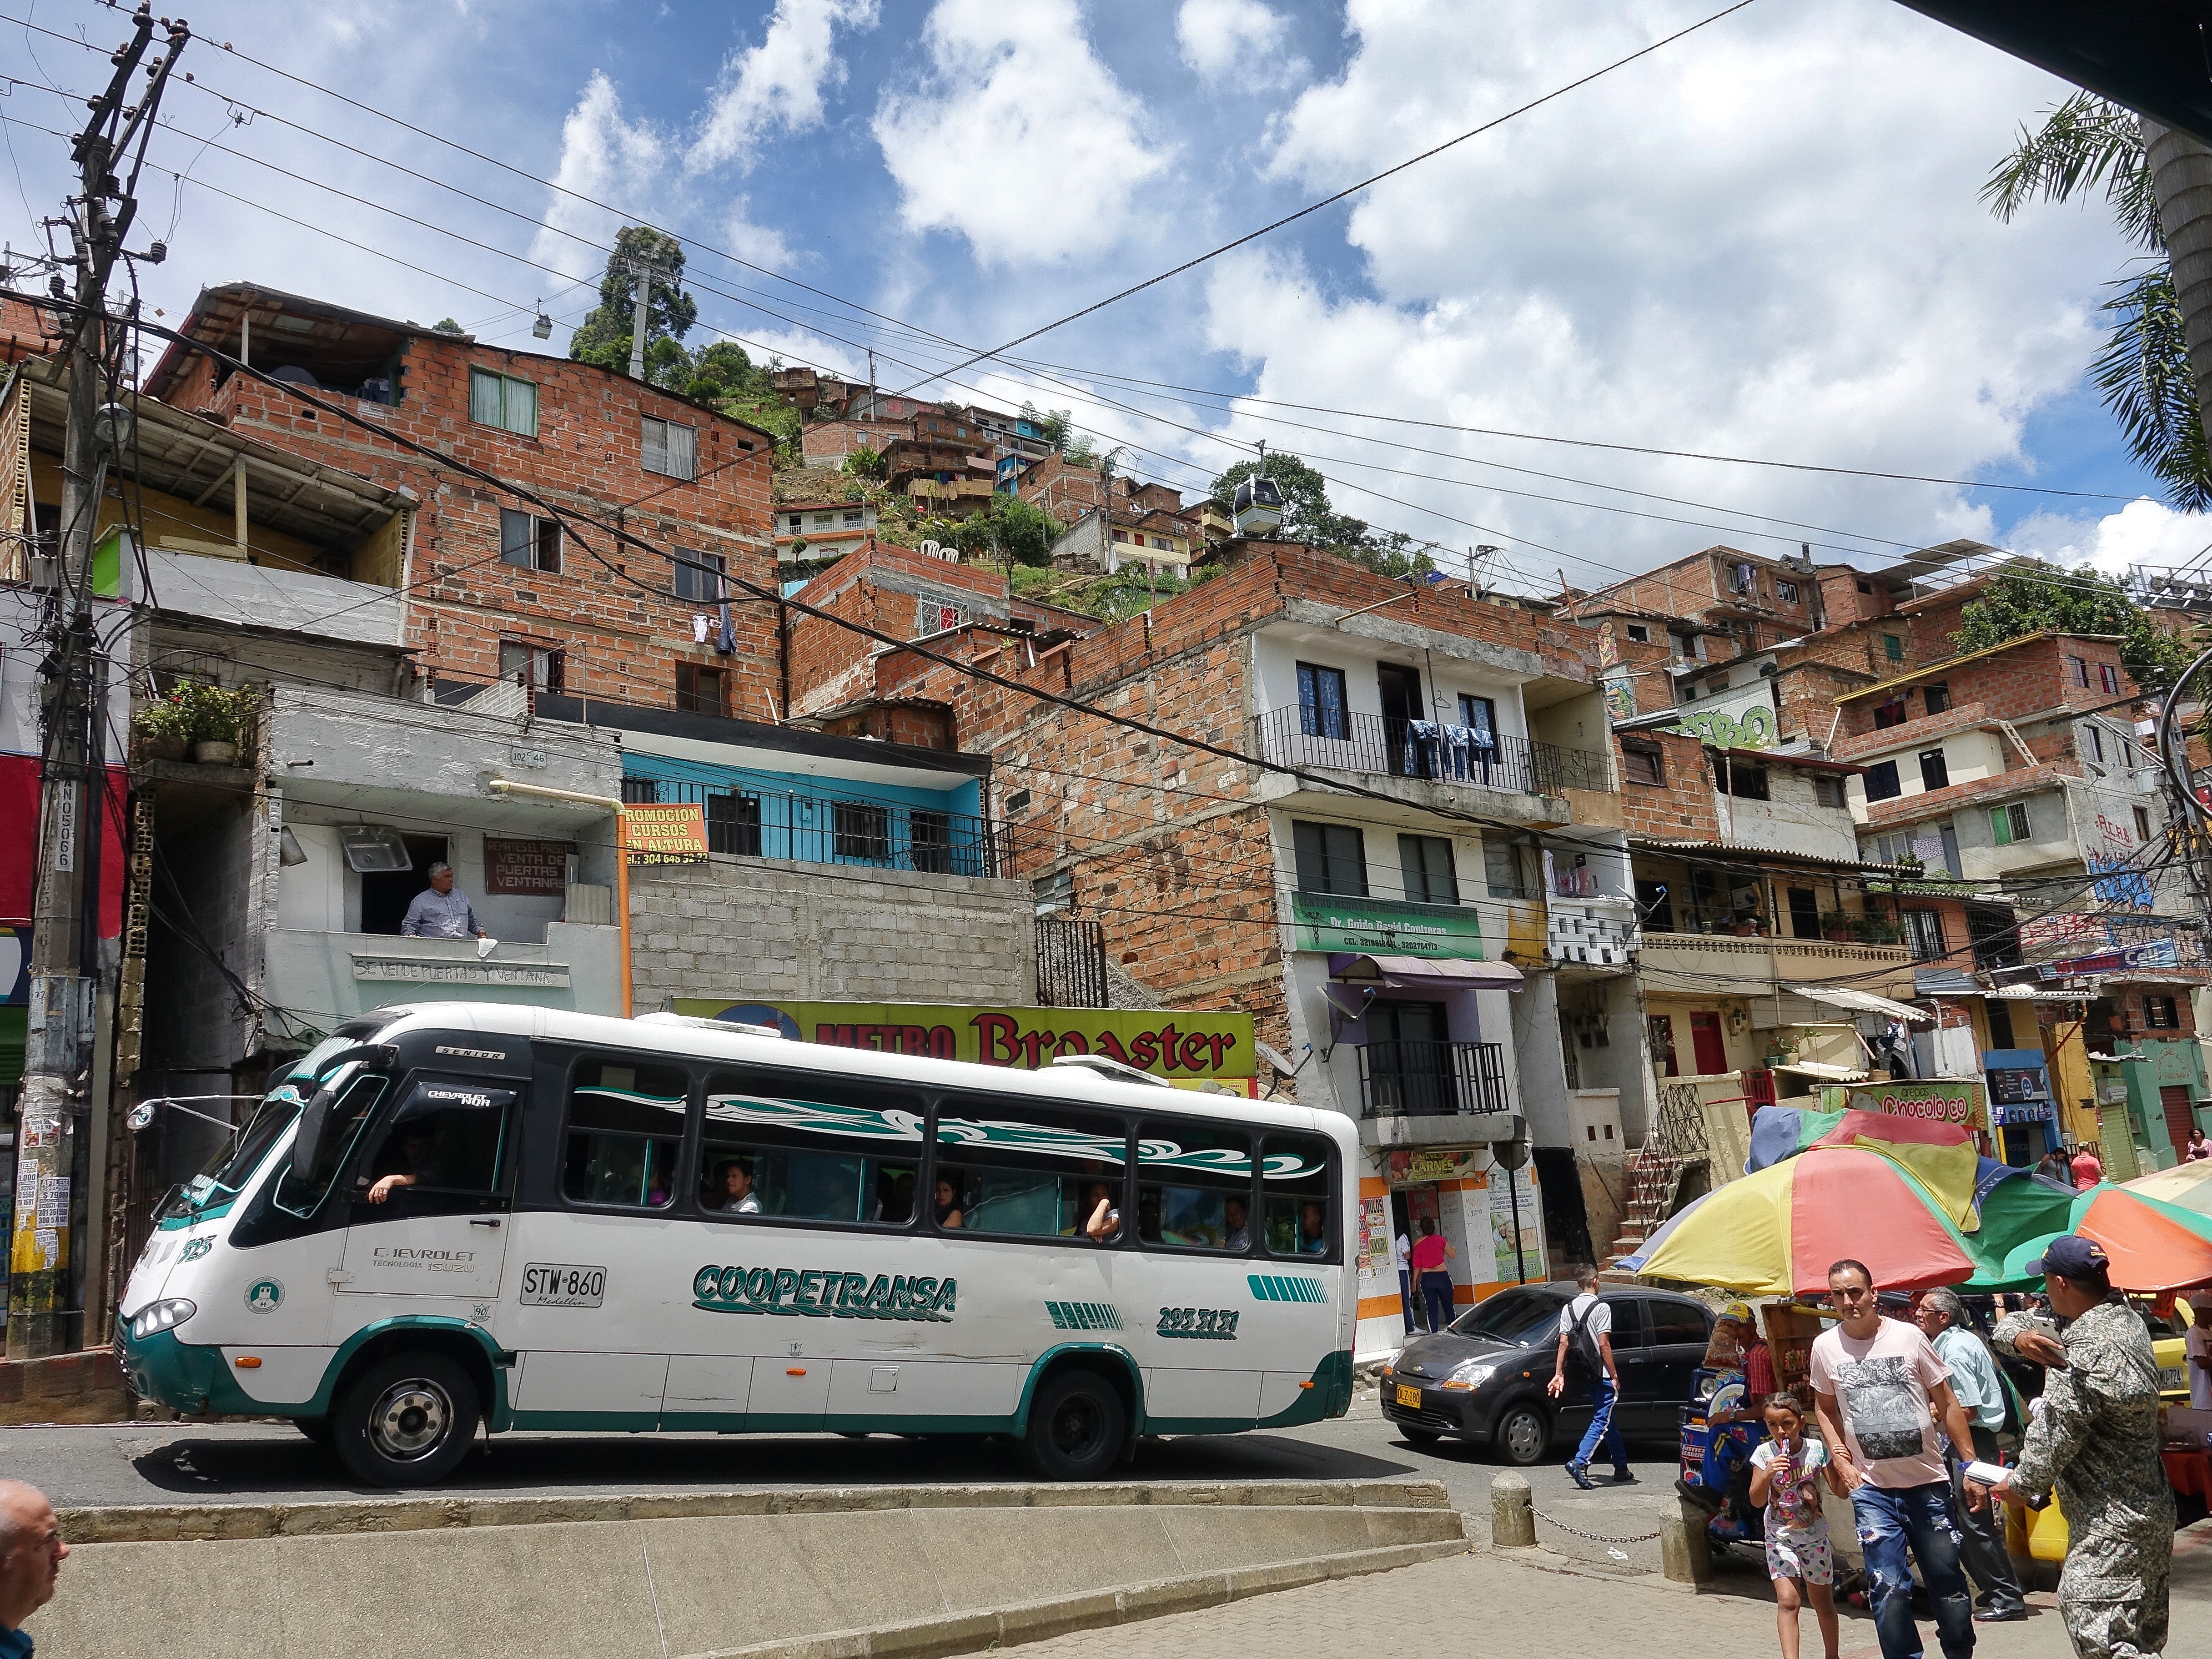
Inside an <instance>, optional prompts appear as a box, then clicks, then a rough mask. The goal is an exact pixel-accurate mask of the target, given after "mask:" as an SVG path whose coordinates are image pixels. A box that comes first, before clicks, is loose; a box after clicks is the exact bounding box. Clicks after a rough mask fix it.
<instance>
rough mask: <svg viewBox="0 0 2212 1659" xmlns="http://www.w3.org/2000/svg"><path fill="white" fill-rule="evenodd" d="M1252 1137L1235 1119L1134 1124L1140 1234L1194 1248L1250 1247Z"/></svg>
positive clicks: (1141, 1238) (1244, 1250)
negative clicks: (1227, 1120) (1234, 1122)
mask: <svg viewBox="0 0 2212 1659" xmlns="http://www.w3.org/2000/svg"><path fill="white" fill-rule="evenodd" d="M1252 1233H1253V1227H1252V1138H1251V1136H1250V1135H1249V1134H1248V1133H1246V1132H1245V1131H1243V1129H1240V1128H1238V1127H1236V1126H1235V1125H1233V1124H1218V1123H1194V1122H1188V1121H1184V1122H1175V1121H1167V1120H1164V1119H1158V1118H1147V1119H1146V1120H1145V1121H1144V1122H1142V1123H1140V1124H1139V1125H1138V1126H1137V1238H1138V1242H1139V1243H1143V1244H1149V1245H1156V1246H1166V1247H1168V1248H1170V1249H1174V1248H1181V1249H1195V1250H1229V1251H1232V1252H1234V1253H1235V1254H1237V1255H1249V1253H1250V1251H1251V1249H1252Z"/></svg>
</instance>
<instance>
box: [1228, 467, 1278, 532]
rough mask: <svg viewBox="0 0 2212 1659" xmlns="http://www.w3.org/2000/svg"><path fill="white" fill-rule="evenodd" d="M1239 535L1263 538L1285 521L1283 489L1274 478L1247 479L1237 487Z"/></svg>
mask: <svg viewBox="0 0 2212 1659" xmlns="http://www.w3.org/2000/svg"><path fill="white" fill-rule="evenodd" d="M1233 511H1234V513H1235V515H1236V520H1237V534H1238V535H1240V536H1263V535H1265V534H1267V532H1269V531H1271V530H1273V528H1274V527H1275V526H1277V525H1279V524H1280V523H1282V521H1283V487H1282V485H1280V484H1279V483H1276V482H1275V481H1274V480H1273V478H1269V477H1257V478H1247V479H1245V480H1244V482H1243V483H1240V484H1238V485H1237V500H1236V503H1235V506H1234V508H1233Z"/></svg>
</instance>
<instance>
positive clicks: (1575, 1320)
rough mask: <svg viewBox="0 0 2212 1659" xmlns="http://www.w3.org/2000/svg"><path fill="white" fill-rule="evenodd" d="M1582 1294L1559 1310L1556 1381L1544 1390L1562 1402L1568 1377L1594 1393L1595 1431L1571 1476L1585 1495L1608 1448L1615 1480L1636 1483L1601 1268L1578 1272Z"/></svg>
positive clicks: (1592, 1426)
mask: <svg viewBox="0 0 2212 1659" xmlns="http://www.w3.org/2000/svg"><path fill="white" fill-rule="evenodd" d="M1575 1289H1576V1295H1575V1298H1574V1300H1573V1301H1571V1302H1570V1303H1568V1304H1567V1305H1566V1306H1565V1307H1564V1308H1562V1309H1560V1310H1559V1352H1557V1353H1556V1354H1555V1355H1554V1356H1553V1360H1552V1380H1551V1381H1550V1382H1549V1383H1546V1384H1545V1385H1544V1391H1545V1392H1546V1393H1547V1394H1548V1395H1551V1396H1552V1398H1553V1399H1554V1400H1557V1399H1558V1398H1559V1395H1561V1394H1563V1393H1564V1392H1565V1389H1566V1386H1567V1376H1568V1374H1569V1373H1570V1372H1572V1373H1574V1375H1575V1376H1576V1377H1577V1381H1579V1382H1580V1383H1582V1385H1583V1387H1584V1388H1585V1389H1588V1390H1589V1402H1590V1420H1589V1428H1587V1429H1585V1430H1583V1443H1582V1444H1581V1445H1579V1446H1577V1448H1576V1449H1575V1455H1574V1458H1573V1461H1572V1462H1569V1463H1568V1465H1567V1473H1568V1474H1569V1475H1571V1477H1573V1480H1574V1483H1575V1485H1577V1486H1580V1487H1581V1488H1582V1489H1583V1491H1584V1492H1589V1491H1590V1490H1591V1489H1592V1486H1591V1481H1590V1478H1589V1462H1590V1459H1591V1458H1592V1457H1594V1456H1595V1455H1596V1454H1597V1450H1598V1449H1599V1448H1600V1447H1601V1446H1602V1447H1603V1448H1604V1449H1606V1451H1607V1453H1608V1454H1610V1455H1611V1456H1612V1458H1613V1479H1614V1480H1635V1479H1636V1476H1635V1474H1633V1473H1632V1471H1631V1470H1630V1468H1629V1467H1628V1442H1627V1440H1626V1438H1625V1437H1623V1436H1622V1434H1621V1432H1620V1424H1619V1423H1618V1422H1616V1421H1614V1420H1613V1401H1616V1400H1618V1399H1619V1398H1620V1366H1619V1365H1618V1364H1615V1363H1614V1361H1613V1310H1612V1309H1611V1308H1608V1307H1607V1306H1606V1304H1604V1303H1602V1302H1601V1301H1599V1300H1598V1296H1597V1269H1596V1268H1595V1267H1591V1266H1589V1264H1588V1263H1584V1264H1583V1266H1581V1267H1577V1268H1576V1269H1575Z"/></svg>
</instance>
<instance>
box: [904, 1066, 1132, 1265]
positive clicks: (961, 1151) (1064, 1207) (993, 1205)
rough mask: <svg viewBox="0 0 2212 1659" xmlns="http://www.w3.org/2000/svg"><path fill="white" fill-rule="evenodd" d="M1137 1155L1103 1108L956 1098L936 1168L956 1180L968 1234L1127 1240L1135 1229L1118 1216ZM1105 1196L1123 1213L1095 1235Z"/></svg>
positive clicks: (941, 1119) (942, 1110) (941, 1131)
mask: <svg viewBox="0 0 2212 1659" xmlns="http://www.w3.org/2000/svg"><path fill="white" fill-rule="evenodd" d="M1009 1111H1018V1112H1019V1113H1021V1114H1022V1115H1021V1116H1019V1117H1018V1118H1017V1117H1010V1116H1007V1115H1005V1114H1006V1113H1007V1112H1009ZM1128 1152H1129V1136H1128V1131H1127V1128H1126V1127H1123V1125H1121V1123H1120V1122H1118V1121H1115V1120H1114V1119H1112V1118H1109V1117H1108V1116H1106V1115H1104V1114H1103V1113H1089V1112H1060V1111H1039V1110H1037V1109H1036V1108H1035V1107H1034V1106H1033V1105H1032V1104H1031V1103H1030V1102H1028V1101H1022V1102H1020V1103H1015V1102H1012V1101H1008V1102H1006V1103H1000V1102H998V1101H994V1100H989V1099H981V1098H977V1097H973V1096H969V1097H958V1096H947V1097H945V1100H944V1101H943V1102H942V1103H940V1105H939V1116H938V1120H937V1173H938V1174H939V1176H941V1177H946V1178H949V1179H951V1180H952V1181H953V1182H955V1183H956V1184H955V1186H954V1188H953V1195H952V1196H953V1205H952V1207H953V1209H955V1210H957V1212H959V1215H960V1225H961V1227H962V1228H963V1230H964V1231H969V1232H979V1233H1000V1234H1012V1235H1015V1236H1017V1237H1030V1238H1066V1239H1070V1240H1077V1239H1080V1240H1083V1241H1085V1242H1086V1243H1096V1244H1107V1245H1113V1244H1119V1243H1121V1242H1122V1241H1123V1240H1124V1239H1125V1238H1127V1236H1128V1233H1129V1231H1130V1230H1129V1229H1128V1228H1127V1226H1126V1225H1121V1222H1120V1220H1119V1218H1118V1212H1120V1210H1121V1205H1122V1200H1123V1197H1124V1194H1125V1191H1126V1188H1127V1169H1128ZM1102 1201H1103V1203H1104V1204H1105V1205H1106V1206H1107V1208H1108V1211H1109V1212H1110V1213H1111V1214H1112V1215H1113V1217H1114V1219H1112V1220H1110V1221H1109V1222H1108V1223H1107V1224H1106V1225H1103V1227H1102V1230H1101V1232H1100V1233H1099V1234H1097V1235H1094V1234H1093V1233H1092V1232H1091V1224H1092V1222H1093V1221H1094V1219H1096V1218H1097V1217H1098V1213H1099V1210H1098V1206H1099V1205H1100V1203H1101V1202H1102ZM935 1207H937V1206H934V1205H933V1206H932V1208H933V1209H934V1208H935Z"/></svg>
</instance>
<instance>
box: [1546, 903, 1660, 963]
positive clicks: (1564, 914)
mask: <svg viewBox="0 0 2212 1659" xmlns="http://www.w3.org/2000/svg"><path fill="white" fill-rule="evenodd" d="M1643 946H1644V939H1643V933H1642V931H1641V929H1640V928H1639V927H1638V925H1637V911H1636V901H1635V900H1634V899H1632V898H1623V897H1620V896H1613V895H1610V894H1602V893H1601V894H1595V895H1591V894H1580V893H1570V894H1565V895H1561V896H1558V897H1555V898H1553V900H1552V901H1551V902H1550V903H1549V905H1548V906H1547V915H1546V917H1545V935H1544V953H1545V954H1546V955H1547V956H1548V957H1551V959H1552V960H1553V962H1556V963H1560V964H1561V965H1562V966H1565V965H1566V964H1569V963H1572V964H1575V965H1577V966H1583V967H1591V968H1618V969H1627V968H1631V967H1632V966H1634V965H1635V959H1636V953H1637V952H1638V951H1640V950H1641V949H1643Z"/></svg>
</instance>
